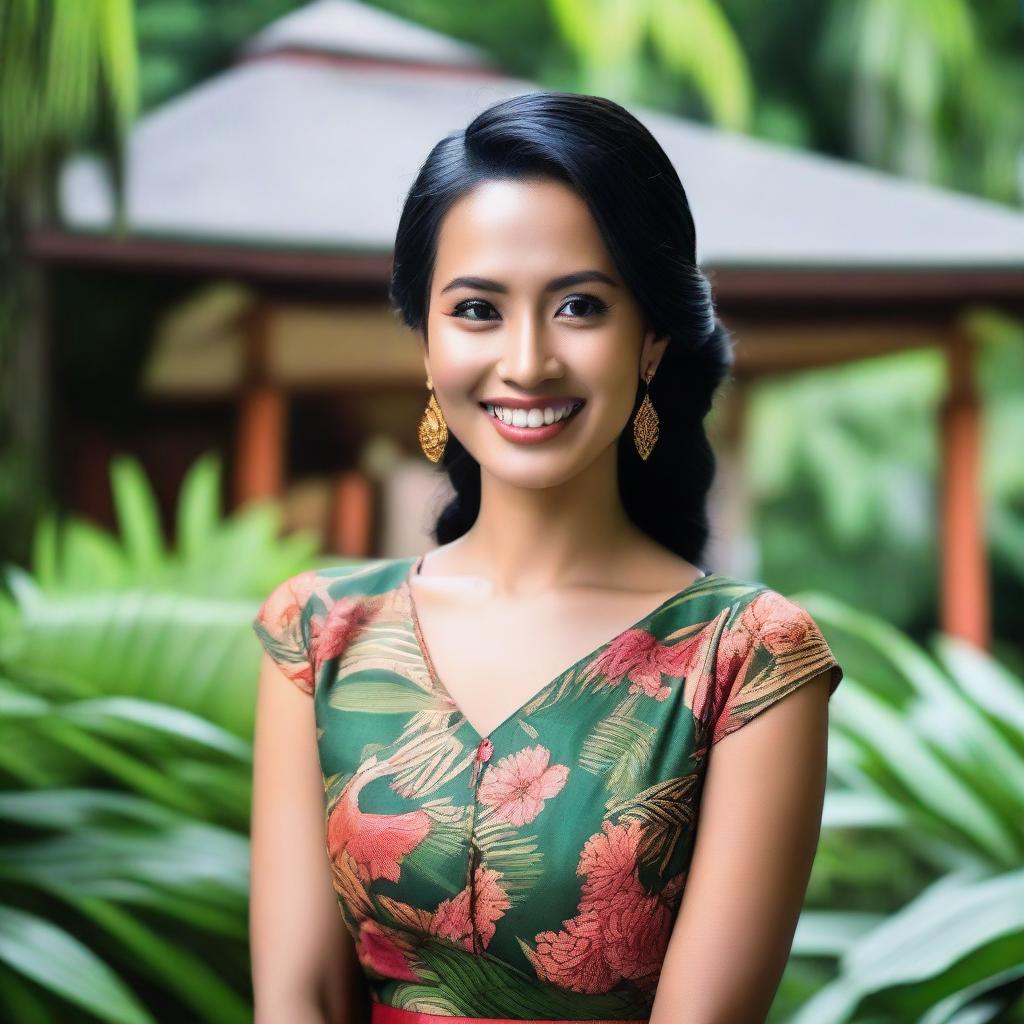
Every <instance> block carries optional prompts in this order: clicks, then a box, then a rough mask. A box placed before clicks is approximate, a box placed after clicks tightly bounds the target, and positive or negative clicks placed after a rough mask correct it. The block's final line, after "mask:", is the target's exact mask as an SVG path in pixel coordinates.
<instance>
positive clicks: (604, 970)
mask: <svg viewBox="0 0 1024 1024" xmlns="http://www.w3.org/2000/svg"><path fill="white" fill-rule="evenodd" d="M563 925H564V927H563V929H562V930H561V931H558V932H552V931H547V932H541V933H540V934H539V935H537V937H536V938H535V939H534V942H535V943H536V947H537V948H536V950H535V951H534V952H532V953H528V954H527V955H528V957H529V959H530V961H531V962H532V963H533V966H534V969H535V970H536V972H537V977H538V978H540V980H541V981H549V982H551V983H552V984H554V985H558V986H559V987H560V988H567V989H570V990H571V991H573V992H589V993H592V994H595V995H596V994H598V993H601V992H609V991H611V989H613V988H614V987H615V983H616V982H617V981H618V980H619V976H618V975H617V973H616V972H615V971H614V970H613V969H612V968H611V967H610V966H609V964H608V960H607V959H606V957H605V955H604V953H605V951H604V946H605V939H604V933H603V931H602V928H601V918H600V915H599V914H598V912H597V911H596V910H588V909H585V908H581V910H580V912H579V913H578V914H577V915H576V916H575V917H573V918H570V920H568V921H564V922H563Z"/></svg>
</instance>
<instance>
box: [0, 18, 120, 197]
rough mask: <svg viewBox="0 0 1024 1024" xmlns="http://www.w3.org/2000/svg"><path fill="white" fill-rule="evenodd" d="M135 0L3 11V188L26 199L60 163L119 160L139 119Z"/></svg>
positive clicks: (0, 72) (0, 184)
mask: <svg viewBox="0 0 1024 1024" xmlns="http://www.w3.org/2000/svg"><path fill="white" fill-rule="evenodd" d="M137 91H138V68H137V55H136V49H135V32H134V25H133V17H132V3H131V0H80V2H77V3H58V2H56V0H44V2H40V0H9V2H8V3H5V4H4V5H3V7H2V8H0V190H2V191H4V192H5V193H6V194H7V196H8V197H10V198H11V199H12V200H14V201H18V200H21V199H24V197H25V196H26V194H27V192H28V190H30V189H32V188H34V187H35V186H36V185H37V184H39V183H40V181H41V182H42V183H43V184H44V185H45V184H46V182H47V181H48V179H49V178H50V176H52V174H53V173H54V172H55V171H56V169H57V166H58V165H59V162H60V160H61V158H62V157H63V156H64V155H65V154H66V153H68V152H69V151H70V150H71V149H72V148H74V147H76V146H80V145H83V144H85V145H89V144H93V143H96V142H101V143H102V148H103V151H104V152H105V153H106V154H107V155H116V154H117V152H118V150H119V147H120V144H121V141H122V140H123V138H124V135H125V133H126V131H127V129H128V126H129V124H130V122H131V120H132V117H133V116H134V113H135V108H136V102H137Z"/></svg>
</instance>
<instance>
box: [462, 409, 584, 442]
mask: <svg viewBox="0 0 1024 1024" xmlns="http://www.w3.org/2000/svg"><path fill="white" fill-rule="evenodd" d="M585 404H586V402H585V400H584V399H581V398H580V399H573V400H570V401H562V402H556V401H553V402H552V403H551V404H550V405H548V406H542V407H538V408H534V409H514V408H511V407H506V406H501V405H498V404H495V405H491V404H488V403H486V402H481V403H480V408H481V409H482V410H483V412H484V414H485V415H486V416H487V418H488V419H489V420H490V421H491V422H492V423H493V424H494V427H495V429H496V430H497V431H498V433H499V434H501V436H502V437H504V438H506V439H507V440H509V441H515V442H517V443H519V444H537V443H538V442H540V441H547V440H549V439H550V438H552V437H554V436H555V435H556V434H560V433H561V432H562V431H563V430H564V429H565V427H566V426H567V425H568V424H569V423H570V422H571V421H572V420H573V419H574V418H575V417H576V414H577V413H578V412H579V411H580V409H582V408H583V406H584V405H585Z"/></svg>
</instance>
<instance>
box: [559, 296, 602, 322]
mask: <svg viewBox="0 0 1024 1024" xmlns="http://www.w3.org/2000/svg"><path fill="white" fill-rule="evenodd" d="M570 306H576V307H579V306H583V307H584V309H586V307H587V306H590V307H592V312H591V313H589V314H588V313H586V312H583V313H579V312H577V313H574V314H573V316H572V317H571V319H573V320H579V319H581V318H584V317H586V316H600V315H601V314H602V313H605V312H607V310H608V307H607V306H606V305H605V304H604V303H603V302H602V301H601V300H600V299H595V298H593V297H592V296H589V295H574V296H573V297H572V298H571V299H569V300H568V301H567V302H566V303H565V305H564V306H562V309H568V308H569V307H570Z"/></svg>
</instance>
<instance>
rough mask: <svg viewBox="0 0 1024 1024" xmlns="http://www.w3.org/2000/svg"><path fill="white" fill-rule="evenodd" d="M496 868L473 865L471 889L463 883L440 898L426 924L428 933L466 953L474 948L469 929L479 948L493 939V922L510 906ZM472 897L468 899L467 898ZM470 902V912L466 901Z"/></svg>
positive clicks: (485, 945) (494, 929) (485, 946)
mask: <svg viewBox="0 0 1024 1024" xmlns="http://www.w3.org/2000/svg"><path fill="white" fill-rule="evenodd" d="M499 878H501V872H500V871H493V870H492V869H491V868H485V867H477V869H476V871H475V872H474V875H473V889H474V890H475V892H474V893H471V891H470V887H469V886H468V885H467V886H466V887H465V888H464V889H463V890H462V891H461V892H459V893H457V894H456V895H455V896H452V897H451V898H450V899H446V900H442V901H441V902H440V903H439V904H438V905H437V910H436V911H434V918H433V921H432V922H431V925H430V932H431V934H432V935H438V936H440V937H441V938H444V939H448V940H449V941H451V942H455V943H458V944H459V945H461V946H462V947H464V948H465V949H468V950H469V951H470V952H473V951H474V947H473V932H474V930H475V931H476V934H477V935H479V936H480V941H481V943H482V945H483V948H484V949H486V948H487V945H488V943H489V942H490V941H491V939H493V938H494V933H495V931H496V927H495V922H496V921H499V920H500V919H501V917H502V916H503V915H504V913H505V911H506V910H508V908H509V907H510V906H511V905H512V904H511V901H510V900H509V898H508V895H507V893H506V892H505V890H504V889H502V887H501V886H500V885H499V884H498V879H499ZM471 897H472V898H471ZM471 903H472V915H471V913H470V904H471Z"/></svg>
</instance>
